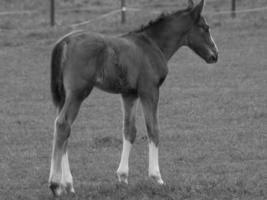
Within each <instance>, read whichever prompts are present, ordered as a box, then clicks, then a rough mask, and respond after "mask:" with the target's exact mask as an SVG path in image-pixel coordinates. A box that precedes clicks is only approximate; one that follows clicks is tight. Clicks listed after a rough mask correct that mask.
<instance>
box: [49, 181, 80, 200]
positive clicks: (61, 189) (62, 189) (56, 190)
mask: <svg viewBox="0 0 267 200" xmlns="http://www.w3.org/2000/svg"><path fill="white" fill-rule="evenodd" d="M49 188H50V189H51V191H52V193H53V195H54V196H55V197H60V196H62V195H64V194H68V193H71V194H75V190H74V188H73V185H72V184H71V183H67V184H66V185H63V184H61V183H55V182H51V183H50V184H49Z"/></svg>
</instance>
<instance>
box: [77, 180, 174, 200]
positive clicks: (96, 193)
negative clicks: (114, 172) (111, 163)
mask: <svg viewBox="0 0 267 200" xmlns="http://www.w3.org/2000/svg"><path fill="white" fill-rule="evenodd" d="M174 191H175V188H174V187H172V186H169V185H164V186H159V185H156V184H153V183H152V182H151V181H142V182H138V183H136V184H134V185H131V184H130V185H124V184H119V183H115V184H112V183H111V184H108V183H105V184H101V185H98V186H91V187H89V188H86V189H84V192H83V194H82V195H81V196H80V195H77V196H76V198H77V199H111V200H120V199H123V200H135V199H138V200H144V199H156V200H157V199H170V200H172V199H176V198H174V196H172V195H171V194H172V193H173V192H174Z"/></svg>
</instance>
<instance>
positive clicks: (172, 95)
mask: <svg viewBox="0 0 267 200" xmlns="http://www.w3.org/2000/svg"><path fill="white" fill-rule="evenodd" d="M3 2H5V3H3ZM3 2H1V3H0V5H1V9H2V11H3V10H4V9H6V10H12V9H13V10H18V9H37V8H38V7H40V6H42V5H41V4H38V3H36V2H38V1H32V0H27V2H28V3H29V4H27V6H28V7H27V6H26V5H21V3H18V4H16V3H15V2H16V1H10V2H11V3H10V4H9V3H8V2H9V1H3ZM18 2H21V1H18ZM30 2H35V3H32V4H31V3H30ZM40 2H44V1H40ZM71 2H72V1H64V3H62V4H60V5H58V6H62V7H64V9H66V10H67V9H69V8H70V7H73V4H71ZM75 2H76V3H75V5H74V6H76V7H77V9H79V8H81V7H82V6H83V3H84V2H83V1H75ZM77 2H78V3H77ZM90 2H91V5H92V7H91V8H92V9H91V10H89V11H66V12H60V13H58V16H57V22H58V24H60V25H58V26H57V27H55V28H50V27H49V21H48V13H47V12H44V11H42V12H40V13H38V14H35V15H33V16H31V15H26V16H17V15H16V16H1V18H0V46H1V48H0V61H1V66H0V177H1V178H0V199H1V200H4V199H8V200H13V199H14V200H17V199H23V200H25V199H27V200H28V199H29V200H36V199H42V200H43V199H52V194H51V192H50V190H49V189H48V187H47V185H48V183H47V182H48V176H49V167H50V156H51V148H52V135H53V123H54V119H55V116H56V111H55V109H54V107H53V105H52V101H51V97H50V84H49V82H50V53H51V49H52V47H53V43H54V42H55V41H56V40H57V39H58V38H59V37H60V36H61V35H63V34H65V33H68V32H69V31H70V28H68V27H66V26H64V25H67V24H72V23H77V22H79V21H82V20H88V19H91V18H94V17H97V16H99V15H101V14H103V13H105V12H107V11H108V10H110V9H111V8H114V9H117V8H118V6H119V4H118V2H116V1H114V3H111V2H112V1H108V0H105V1H101V3H99V2H100V1H90ZM144 2H146V3H147V4H151V5H154V7H153V8H152V9H157V10H165V11H166V10H167V11H170V10H176V9H175V8H174V7H173V6H164V5H160V2H161V1H144V0H138V1H128V6H131V5H132V6H142V3H144ZM166 2H169V3H175V2H177V1H175V0H168V1H166ZM185 2H186V1H183V2H182V3H181V6H180V7H178V8H177V9H180V8H182V7H183V6H185V5H186V3H185ZM237 2H238V5H239V6H238V9H244V8H252V7H263V6H267V3H266V1H264V0H256V1H249V0H243V1H237ZM11 4H12V5H11ZM43 4H44V3H43ZM86 5H87V6H90V5H88V4H86ZM177 5H178V4H177ZM144 7H145V6H144ZM147 9H148V11H149V9H150V8H147ZM227 9H228V10H229V2H227V1H219V0H218V1H210V2H209V1H207V6H206V8H205V11H207V12H208V11H212V12H216V11H218V10H227ZM155 16H156V15H155V14H152V13H149V12H138V14H137V13H135V12H130V13H128V15H127V19H128V22H127V24H125V25H121V24H120V21H119V20H120V16H119V15H114V16H113V15H112V16H110V17H108V18H106V19H102V20H100V21H97V22H95V23H92V24H89V25H85V26H82V27H79V28H82V29H86V30H93V31H99V32H102V33H105V34H112V35H116V34H120V33H123V32H127V31H130V30H133V29H135V28H137V27H139V26H140V25H141V24H143V23H146V22H147V21H149V20H150V19H153V18H154V17H155ZM204 16H205V14H204ZM206 16H207V20H208V22H209V24H210V25H211V31H212V34H213V37H214V40H215V41H216V43H217V45H218V48H219V52H220V53H219V62H218V63H217V64H214V65H207V64H206V63H205V62H204V61H203V60H201V59H200V58H199V57H198V56H197V55H195V54H194V53H193V52H191V51H190V50H189V49H187V48H182V49H180V50H179V51H178V52H177V53H176V54H175V55H174V56H173V57H172V59H171V60H170V62H169V75H168V77H167V79H166V81H165V83H164V84H163V86H162V87H161V94H160V97H161V98H160V104H159V119H160V127H161V134H160V151H159V162H160V167H161V173H162V178H163V179H164V181H165V182H166V183H167V184H166V185H164V186H158V185H156V184H154V183H153V182H152V181H151V180H149V179H148V176H147V173H148V171H147V167H148V145H147V140H146V129H145V125H144V120H143V114H142V110H141V106H140V105H139V106H138V112H137V116H138V117H137V127H138V133H137V140H136V142H135V144H134V146H133V150H132V152H131V156H130V173H129V185H128V186H125V185H120V184H119V183H118V181H117V177H116V174H115V171H116V169H117V167H118V165H119V160H120V153H121V148H122V142H121V141H122V139H121V136H122V133H121V128H122V113H121V105H120V96H119V95H113V94H108V93H104V92H102V91H99V90H97V89H95V90H93V92H92V94H91V95H90V97H89V98H88V99H87V100H85V102H84V103H83V105H82V108H81V111H80V113H79V116H78V117H77V119H76V121H75V123H74V126H73V129H72V135H71V137H70V143H69V158H70V166H71V170H72V174H73V178H74V187H75V190H76V193H77V194H76V195H75V196H68V197H64V198H62V199H94V200H95V199H99V200H108V199H111V200H118V199H125V200H135V199H139V200H146V199H155V200H156V199H166V200H167V199H168V200H169V199H171V200H172V199H173V200H177V199H181V200H182V199H186V200H215V199H217V200H234V199H235V200H252V199H253V200H265V199H267V56H266V55H267V23H266V21H267V14H266V10H265V11H262V12H251V13H242V14H241V13H240V14H237V17H236V18H235V19H232V18H231V17H230V16H229V15H208V14H207V15H206ZM79 28H77V29H79Z"/></svg>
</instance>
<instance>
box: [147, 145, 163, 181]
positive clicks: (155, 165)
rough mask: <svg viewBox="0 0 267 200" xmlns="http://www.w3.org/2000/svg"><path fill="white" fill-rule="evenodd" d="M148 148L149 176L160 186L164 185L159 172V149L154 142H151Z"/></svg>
mask: <svg viewBox="0 0 267 200" xmlns="http://www.w3.org/2000/svg"><path fill="white" fill-rule="evenodd" d="M148 147H149V165H148V166H149V168H148V175H149V176H150V177H152V178H154V179H155V180H156V181H157V182H158V183H159V184H164V182H163V180H162V178H161V175H160V170H159V158H158V152H159V151H158V147H157V146H156V145H155V144H154V143H153V142H149V144H148Z"/></svg>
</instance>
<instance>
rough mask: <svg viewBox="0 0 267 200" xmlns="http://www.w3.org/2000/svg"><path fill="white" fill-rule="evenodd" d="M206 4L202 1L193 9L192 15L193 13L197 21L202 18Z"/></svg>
mask: <svg viewBox="0 0 267 200" xmlns="http://www.w3.org/2000/svg"><path fill="white" fill-rule="evenodd" d="M204 4H205V1H204V0H201V1H200V3H199V4H198V5H196V6H195V7H194V8H193V9H192V11H191V13H192V17H193V19H194V20H195V21H197V20H198V19H199V18H200V15H201V12H202V10H203V7H204Z"/></svg>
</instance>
